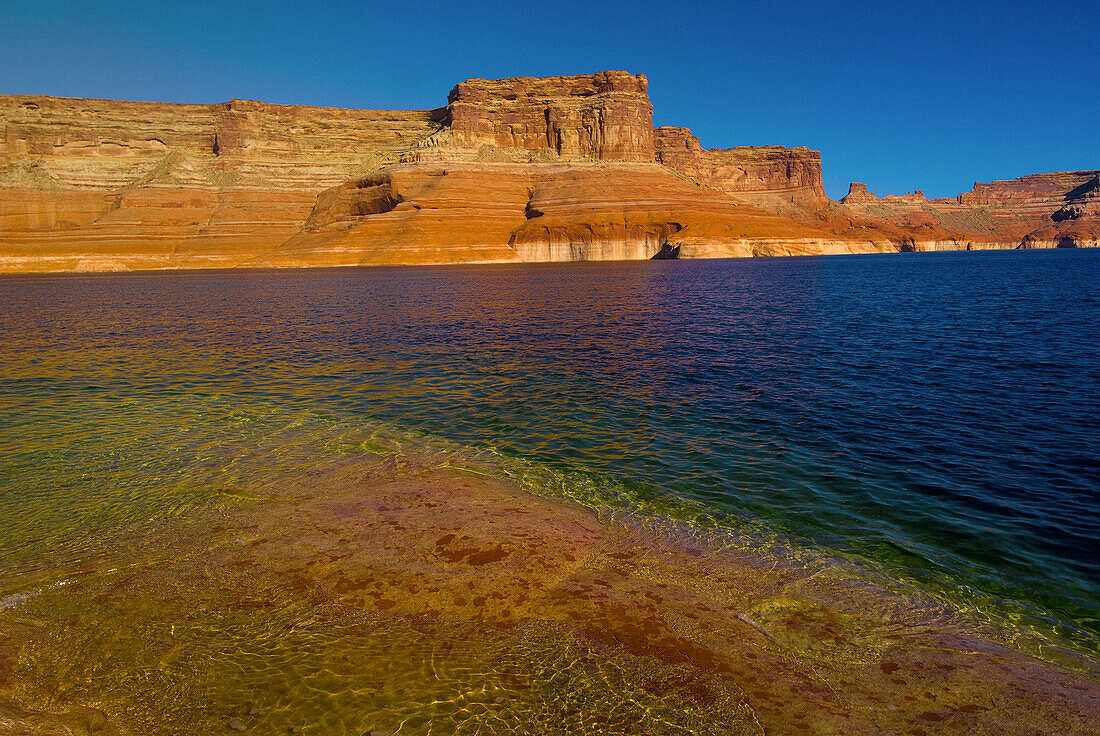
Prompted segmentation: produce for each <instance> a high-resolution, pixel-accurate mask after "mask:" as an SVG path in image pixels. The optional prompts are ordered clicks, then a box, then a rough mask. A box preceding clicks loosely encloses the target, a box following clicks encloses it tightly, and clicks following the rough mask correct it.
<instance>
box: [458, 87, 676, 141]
mask: <svg viewBox="0 0 1100 736" xmlns="http://www.w3.org/2000/svg"><path fill="white" fill-rule="evenodd" d="M447 100H448V103H449V104H448V106H447V113H448V121H447V122H448V128H449V130H450V133H451V136H452V138H451V141H452V143H453V144H454V145H457V146H465V147H473V148H476V147H478V146H481V145H483V144H490V145H494V146H497V147H499V148H515V149H520V150H528V151H529V150H538V149H548V150H549V151H551V152H553V153H554V154H555V155H557V156H559V157H561V158H564V159H571V160H573V159H596V160H600V161H635V162H647V163H648V162H651V161H653V157H654V148H653V105H651V104H650V102H649V93H648V82H647V81H646V78H645V75H643V74H629V73H627V72H622V71H609V72H598V73H596V74H590V75H579V76H572V77H543V78H536V77H516V78H513V79H495V80H492V79H468V80H466V81H465V82H462V83H460V84H458V85H456V86H455V88H454V89H452V90H451V94H450V95H449V96H448V98H447Z"/></svg>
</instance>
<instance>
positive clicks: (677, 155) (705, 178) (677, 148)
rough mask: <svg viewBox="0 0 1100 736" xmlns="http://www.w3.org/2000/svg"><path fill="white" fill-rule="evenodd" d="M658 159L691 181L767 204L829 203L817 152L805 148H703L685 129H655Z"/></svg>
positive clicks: (800, 205) (775, 206)
mask: <svg viewBox="0 0 1100 736" xmlns="http://www.w3.org/2000/svg"><path fill="white" fill-rule="evenodd" d="M656 149H657V150H656V156H657V161H658V162H659V163H661V164H664V165H665V166H667V167H669V168H670V169H673V170H674V171H678V172H680V173H682V174H684V175H686V176H688V177H690V178H691V179H693V180H694V181H697V182H699V183H700V184H703V185H706V186H708V187H713V188H714V189H720V190H722V191H724V192H727V193H729V194H732V195H734V196H735V197H737V198H738V199H741V200H744V201H746V202H751V203H753V204H757V205H760V206H763V207H766V208H768V209H772V210H776V211H782V210H783V209H790V208H789V207H786V205H794V206H795V207H798V208H808V209H816V208H818V207H822V206H824V205H825V204H827V203H828V201H829V200H828V198H827V197H826V196H825V185H824V183H823V182H822V177H821V153H820V152H819V151H812V150H810V149H809V148H805V147H800V148H784V147H782V146H738V147H736V148H711V149H705V148H703V147H702V146H700V145H699V139H698V138H697V137H696V136H694V135H692V132H691V131H690V130H689V129H687V128H676V127H660V128H657V130H656Z"/></svg>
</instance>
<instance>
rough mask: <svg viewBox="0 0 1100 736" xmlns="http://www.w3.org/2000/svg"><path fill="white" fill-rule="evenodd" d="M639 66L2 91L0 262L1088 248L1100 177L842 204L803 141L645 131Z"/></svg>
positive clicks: (348, 261)
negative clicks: (438, 82)
mask: <svg viewBox="0 0 1100 736" xmlns="http://www.w3.org/2000/svg"><path fill="white" fill-rule="evenodd" d="M647 87H648V83H647V80H646V78H645V76H643V75H640V74H638V75H635V74H629V73H627V72H623V71H607V72H598V73H596V74H591V75H579V76H567V77H547V78H532V77H518V78H514V79H501V80H486V79H469V80H467V81H465V82H462V83H460V84H458V85H457V86H456V87H455V88H454V89H453V90H451V93H450V95H449V97H448V101H447V105H446V106H445V107H441V108H438V109H435V110H415V111H378V110H344V109H334V108H319V107H303V106H287V105H270V104H265V103H262V102H252V101H244V100H233V101H231V102H226V103H221V104H215V105H197V104H167V103H154V102H120V101H113V100H93V99H76V98H57V97H47V96H34V95H30V96H28V95H4V96H0V124H2V126H3V131H4V136H3V138H2V139H0V271H5V272H30V271H73V270H76V271H110V270H130V269H160V268H225V267H252V266H257V267H300V266H351V265H401V264H408V265H413V264H447V263H495V262H525V261H567V260H609V259H645V258H654V257H680V258H716V257H730V256H761V255H802V254H829V253H867V252H890V251H924V250H955V249H988V248H1039V247H1083V246H1096V245H1097V244H1098V235H1100V178H1098V175H1100V172H1097V171H1075V172H1061V173H1051V174H1036V175H1033V176H1026V177H1023V178H1020V179H1014V180H1011V181H997V182H992V183H988V184H983V183H976V184H975V186H974V189H973V191H971V192H968V193H965V194H961V195H959V196H958V197H956V198H954V199H936V200H928V199H926V198H925V197H924V196H923V194H921V193H920V192H915V193H913V194H909V195H904V196H887V197H884V198H881V199H880V198H878V197H875V196H874V195H873V194H871V193H870V192H868V191H867V189H866V187H864V186H863V185H861V184H853V185H852V188H851V191H850V193H849V194H848V196H846V197H844V198H843V199H841V200H840V201H839V202H834V201H831V200H829V199H828V197H826V195H825V191H824V188H823V186H822V177H821V156H820V154H819V153H818V152H817V151H813V150H810V149H808V148H784V147H781V146H741V147H736V148H729V149H704V148H702V147H701V146H700V144H699V139H698V138H697V137H695V136H694V135H692V133H691V131H690V130H688V129H687V128H679V127H660V128H656V129H654V128H653V123H652V105H651V104H650V100H649V95H648V91H647Z"/></svg>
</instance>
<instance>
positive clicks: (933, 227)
mask: <svg viewBox="0 0 1100 736" xmlns="http://www.w3.org/2000/svg"><path fill="white" fill-rule="evenodd" d="M834 209H835V210H836V212H837V213H838V214H841V215H842V216H844V217H847V218H849V219H850V220H852V221H853V222H854V223H861V224H863V225H864V226H867V225H870V226H873V227H877V228H878V229H881V230H884V231H890V232H891V237H892V238H894V239H898V238H900V239H901V242H902V247H903V249H906V250H987V249H1000V248H1027V249H1030V248H1067V247H1094V244H1095V243H1096V242H1097V240H1098V237H1100V174H1098V172H1096V171H1063V172H1056V173H1050V174H1035V175H1032V176H1025V177H1021V178H1019V179H1011V180H1007V181H996V182H991V183H988V184H983V183H980V182H977V183H975V185H974V190H973V191H971V192H967V193H964V194H960V195H959V196H958V197H956V198H953V199H935V200H928V199H926V198H925V196H924V194H923V193H922V192H920V191H916V192H912V193H910V194H907V195H901V196H894V195H890V196H887V197H882V198H879V197H876V196H874V194H871V193H870V192H868V191H867V187H866V186H864V185H863V184H859V183H853V184H852V185H851V189H850V190H849V192H848V195H847V196H846V197H844V198H843V199H841V200H840V206H839V207H837V208H834ZM906 238H908V241H906Z"/></svg>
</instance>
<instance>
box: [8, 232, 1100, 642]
mask: <svg viewBox="0 0 1100 736" xmlns="http://www.w3.org/2000/svg"><path fill="white" fill-rule="evenodd" d="M0 305H2V307H3V309H2V311H0V366H2V371H0V433H2V434H0V530H3V531H0V598H4V600H3V601H0V609H2V608H5V607H9V608H10V607H12V606H14V605H16V604H17V603H19V602H20V601H21V599H18V598H13V597H12V596H19V595H26V593H25V591H26V590H29V589H30V588H28V586H33V585H36V584H41V585H56V584H59V583H61V582H64V581H63V580H62V579H61V578H60V577H59V575H60V573H59V571H62V570H68V569H78V568H79V569H85V568H87V567H88V562H87V561H88V559H89V558H94V557H96V556H99V555H103V554H105V553H104V550H105V549H108V548H109V549H111V550H114V551H116V552H117V550H118V549H120V548H132V549H133V550H135V554H137V551H142V553H145V552H148V550H147V549H146V545H147V539H148V537H147V536H146V535H148V534H154V533H155V529H156V528H158V524H160V523H161V522H163V521H164V520H166V519H177V518H178V519H186V518H188V517H189V515H191V514H194V513H196V512H197V511H198V510H202V509H208V508H211V507H213V506H216V505H218V504H223V503H233V502H234V499H238V500H239V495H240V494H241V493H243V492H244V491H242V490H241V489H244V488H247V487H248V486H249V484H254V483H255V482H256V480H257V479H258V478H260V479H273V478H277V477H279V476H280V475H283V474H288V473H290V474H294V473H299V472H301V471H302V470H303V469H307V468H311V467H315V466H317V465H320V464H324V463H326V462H330V461H332V459H333V458H336V457H346V456H348V455H349V454H354V453H357V452H365V451H371V450H372V448H374V447H375V445H379V444H381V445H385V446H393V445H394V444H395V443H396V444H401V443H402V442H408V441H409V439H408V438H411V437H417V438H421V440H423V441H430V442H441V443H449V444H448V447H462V448H466V449H465V450H464V451H465V452H468V453H472V454H478V453H480V454H481V455H482V456H492V457H493V458H496V460H494V462H498V463H499V464H500V467H502V468H515V467H521V466H522V467H528V466H529V467H538V468H540V469H541V470H540V472H541V473H544V475H541V476H539V477H540V478H543V479H544V480H543V481H541V482H545V483H550V484H554V483H556V484H558V485H559V486H560V487H559V488H557V489H549V490H548V491H547V492H550V491H553V493H557V494H558V495H565V496H572V497H573V498H577V499H579V500H582V501H585V502H588V503H598V504H605V505H606V504H621V505H627V506H631V507H633V508H639V509H649V510H650V511H651V512H654V513H656V512H660V513H666V514H673V515H679V516H681V517H688V518H692V519H694V520H695V521H696V522H697V523H701V524H707V525H710V526H713V525H714V524H719V525H726V526H730V527H738V528H751V529H755V530H757V531H759V532H761V533H769V534H775V533H778V534H781V535H783V536H784V537H786V538H788V539H791V540H794V541H795V542H796V543H798V544H802V545H808V546H811V547H818V548H822V549H825V550H829V551H832V552H836V553H841V554H845V555H854V556H856V557H858V558H863V559H870V560H872V561H873V563H874V564H876V565H882V566H885V568H886V569H888V570H890V571H892V574H895V575H897V576H899V577H900V578H903V579H906V580H910V581H916V582H917V583H918V584H919V585H922V586H926V587H928V588H930V589H933V590H936V591H938V592H939V593H940V594H942V595H944V596H945V597H948V598H951V599H954V600H956V601H960V602H964V603H967V604H969V605H974V606H975V607H978V608H988V609H989V610H991V611H994V612H995V613H996V615H998V616H1001V617H1002V618H1006V619H1008V620H1017V621H1019V622H1020V625H1022V626H1025V625H1026V626H1029V627H1036V628H1039V629H1044V628H1045V629H1046V630H1047V631H1052V632H1056V634H1057V636H1059V637H1062V638H1064V639H1066V640H1069V641H1071V642H1073V644H1074V646H1076V647H1077V648H1078V649H1079V650H1081V651H1085V652H1089V651H1092V652H1095V651H1096V647H1097V642H1098V641H1100V638H1098V637H1100V624H1098V622H1097V613H1098V603H1097V601H1098V592H1100V555H1098V554H1097V553H1098V546H1097V539H1098V538H1100V514H1098V511H1100V460H1098V458H1100V435H1098V433H1097V424H1098V421H1100V391H1098V389H1100V360H1098V359H1100V347H1098V346H1100V253H1097V252H1088V251H1072V252H1003V253H967V254H916V255H900V256H861V257H828V258H787V259H751V260H734V261H699V262H680V261H664V262H646V263H622V264H564V265H539V266H512V265H508V266H478V267H449V268H418V269H372V270H363V269H341V270H305V271H285V272H283V271H233V272H190V273H149V274H117V275H115V274H112V275H106V274H104V275H80V276H77V275H57V276H28V277H7V278H4V279H2V280H0ZM395 438H405V439H395ZM425 438H427V439H425ZM525 464H526V465H525ZM507 473H514V471H513V470H508V471H507ZM549 478H556V479H557V480H555V481H552V482H551V481H549V480H545V479H549ZM535 490H540V489H537V488H536V489H535ZM541 490H547V489H541ZM553 493H551V495H553ZM20 591H24V592H20ZM5 596H7V598H5ZM357 625H358V624H357Z"/></svg>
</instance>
